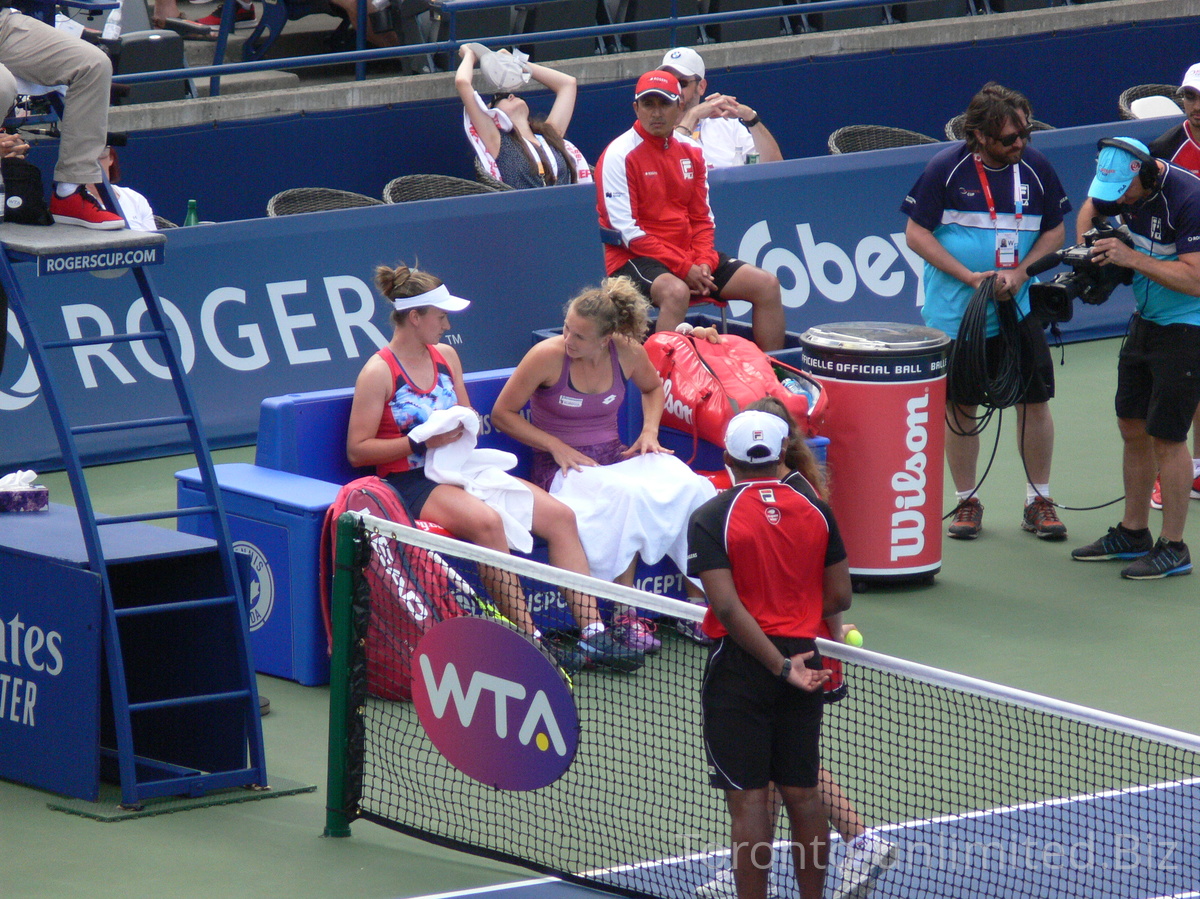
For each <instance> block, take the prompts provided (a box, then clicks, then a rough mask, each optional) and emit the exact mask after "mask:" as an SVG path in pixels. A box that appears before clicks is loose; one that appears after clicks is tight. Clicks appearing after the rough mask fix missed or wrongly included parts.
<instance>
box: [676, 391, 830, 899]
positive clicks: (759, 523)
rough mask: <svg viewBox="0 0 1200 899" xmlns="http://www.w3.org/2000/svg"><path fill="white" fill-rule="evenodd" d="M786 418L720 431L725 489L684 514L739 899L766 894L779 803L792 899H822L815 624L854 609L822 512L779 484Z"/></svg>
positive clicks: (710, 743)
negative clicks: (703, 605) (698, 587)
mask: <svg viewBox="0 0 1200 899" xmlns="http://www.w3.org/2000/svg"><path fill="white" fill-rule="evenodd" d="M787 439H788V428H787V424H786V423H785V422H783V421H782V420H781V419H779V418H778V417H777V416H774V415H771V414H770V413H767V412H761V411H757V410H754V411H746V412H741V413H739V414H737V415H735V416H734V417H733V419H732V420H731V421H730V422H729V425H728V427H727V428H726V431H725V464H726V465H727V466H728V467H729V469H730V472H731V473H732V475H733V479H734V486H733V488H732V489H730V490H726V491H724V492H723V493H721V494H720V495H718V496H717V497H715V498H714V499H712V500H709V501H708V502H707V503H705V504H704V505H703V506H701V507H700V508H699V509H697V510H696V512H695V513H693V515H692V521H691V525H690V527H689V529H688V550H689V555H688V563H689V564H688V567H689V573H690V574H692V575H698V576H699V577H700V579H701V581H702V582H703V584H704V592H705V594H706V595H707V596H708V601H709V611H708V613H707V614H706V615H705V617H704V629H705V631H706V632H707V633H708V635H709V636H711V637H713V638H714V639H716V640H717V642H716V644H715V645H714V646H713V648H712V649H711V650H710V652H709V657H708V665H707V668H706V670H705V675H704V685H703V688H702V690H701V702H702V706H703V710H704V748H705V752H706V754H707V756H708V761H709V766H710V771H711V774H710V779H711V781H712V785H713V786H714V787H716V788H717V789H720V790H724V791H725V797H726V802H727V803H728V806H729V813H730V818H731V821H732V828H731V830H732V833H731V843H732V847H733V848H732V853H731V861H730V866H731V868H732V869H733V876H734V880H735V882H736V885H737V894H738V896H739V897H741V899H765V897H766V896H767V872H768V871H769V870H770V869H771V856H772V851H771V847H772V843H773V833H774V820H773V819H772V814H771V813H772V803H771V800H770V796H769V793H770V790H771V784H772V783H774V785H775V787H776V788H777V789H778V790H779V791H780V793H782V795H783V804H784V806H785V807H786V808H787V810H788V818H789V820H790V822H791V834H790V837H791V846H792V847H793V852H792V857H793V864H794V867H795V873H796V881H797V884H798V886H799V888H800V896H801V899H819V897H820V896H821V895H822V892H823V889H824V884H825V868H826V864H827V858H828V849H829V826H828V818H827V817H826V815H825V813H824V812H823V810H822V807H821V795H820V789H819V782H820V769H821V760H820V749H819V747H820V735H821V717H822V705H823V698H822V696H821V688H822V687H823V685H824V684H825V683H826V682H827V681H828V680H829V678H830V673H829V671H828V670H827V669H825V668H823V667H822V666H821V660H820V659H819V658H818V657H817V655H816V643H815V638H816V636H817V634H818V632H819V628H820V623H821V620H822V619H823V618H828V617H830V616H833V615H837V614H838V613H840V612H844V611H845V610H846V609H848V608H849V607H850V599H851V585H850V568H849V566H848V564H847V562H846V550H845V547H844V546H843V544H842V540H841V537H840V535H839V533H838V529H837V524H836V522H835V521H834V519H833V515H832V513H831V512H830V510H829V507H828V506H827V505H826V504H825V503H823V502H821V501H820V500H813V499H809V498H808V497H807V496H805V495H804V494H803V493H802V492H801V491H800V490H799V489H797V488H796V487H794V486H792V485H789V484H785V483H784V482H782V481H780V480H779V476H778V475H779V472H778V467H779V460H780V458H781V456H782V454H783V450H784V446H785V444H786V443H787Z"/></svg>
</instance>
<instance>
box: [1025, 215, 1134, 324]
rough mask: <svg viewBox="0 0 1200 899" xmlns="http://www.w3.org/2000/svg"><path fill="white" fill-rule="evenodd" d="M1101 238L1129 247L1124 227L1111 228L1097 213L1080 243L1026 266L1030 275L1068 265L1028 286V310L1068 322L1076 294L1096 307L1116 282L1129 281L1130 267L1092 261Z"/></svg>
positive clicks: (1049, 321) (1129, 238)
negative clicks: (1093, 249) (1096, 244)
mask: <svg viewBox="0 0 1200 899" xmlns="http://www.w3.org/2000/svg"><path fill="white" fill-rule="evenodd" d="M1104 237H1115V238H1117V239H1118V240H1120V241H1122V242H1123V243H1125V244H1127V245H1128V246H1131V247H1132V246H1133V237H1132V236H1131V235H1130V233H1129V229H1128V228H1127V227H1126V226H1124V225H1122V226H1121V227H1120V228H1114V227H1113V226H1112V224H1110V223H1109V221H1108V219H1105V218H1101V217H1100V216H1097V217H1096V218H1094V219H1092V229H1091V230H1090V231H1088V232H1087V233H1086V234H1084V235H1083V243H1081V244H1076V245H1075V246H1073V247H1067V248H1066V249H1065V250H1059V251H1058V252H1056V253H1051V254H1050V255H1048V256H1043V257H1042V258H1041V259H1039V260H1038V261H1037V262H1034V263H1033V264H1032V265H1030V266H1029V268H1028V269H1027V271H1028V272H1029V276H1030V277H1033V276H1034V275H1040V274H1041V273H1042V272H1045V271H1049V270H1050V269H1052V268H1054V267H1055V266H1056V265H1058V264H1059V263H1063V264H1066V265H1069V266H1070V267H1071V271H1069V272H1060V273H1059V274H1057V275H1055V276H1054V279H1053V280H1052V281H1049V282H1048V283H1046V284H1033V285H1030V287H1029V309H1030V312H1032V313H1033V314H1034V315H1036V316H1037V317H1038V318H1040V319H1041V320H1042V322H1043V323H1045V324H1052V323H1053V324H1059V323H1062V322H1069V321H1070V320H1071V300H1073V299H1075V298H1076V297H1079V299H1081V300H1083V302H1085V303H1090V304H1091V305H1093V306H1099V305H1100V304H1101V303H1103V302H1105V301H1106V300H1107V299H1108V298H1109V297H1110V296H1111V295H1112V292H1113V291H1114V290H1116V289H1117V286H1118V285H1119V284H1132V283H1133V269H1131V268H1125V267H1124V266H1121V265H1100V264H1099V263H1097V262H1093V261H1092V245H1093V244H1095V243H1096V241H1098V240H1100V239H1101V238H1104Z"/></svg>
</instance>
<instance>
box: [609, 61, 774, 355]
mask: <svg viewBox="0 0 1200 899" xmlns="http://www.w3.org/2000/svg"><path fill="white" fill-rule="evenodd" d="M679 98H680V90H679V80H678V79H677V78H676V77H675V76H674V75H672V74H671V73H670V72H662V71H654V72H647V73H646V74H645V75H643V76H642V77H641V78H639V79H638V83H637V89H636V90H635V92H634V103H633V111H634V113H635V114H636V115H637V122H636V123H634V126H633V127H632V128H630V129H629V130H628V131H626V132H625V133H624V134H622V135H621V136H620V137H618V138H617V139H616V140H614V141H613V142H612V143H611V144H609V145H608V148H607V149H605V151H604V153H603V155H601V157H600V161H599V162H598V163H597V164H596V193H597V210H598V212H599V214H600V228H601V231H602V232H603V233H604V235H605V246H604V267H605V270H606V271H607V272H608V274H609V275H628V276H629V277H631V278H632V279H633V280H634V281H635V282H637V284H638V285H639V286H640V287H641V288H642V291H643V292H644V293H646V294H647V295H648V296H649V297H650V302H651V303H653V304H654V305H655V306H657V307H658V330H660V331H667V330H674V328H675V326H676V325H678V324H679V323H680V322H682V321H683V319H684V316H685V315H686V314H687V310H688V304H689V302H690V301H691V299H692V298H693V297H715V298H718V299H721V300H744V301H746V302H748V303H750V304H751V306H752V307H753V312H752V316H753V325H754V342H755V343H756V344H758V345H759V346H760V347H761V348H762V349H763V350H777V349H780V348H781V347H783V332H784V315H783V302H782V299H781V296H780V291H779V280H778V279H777V278H776V277H775V276H774V275H772V274H769V273H768V272H765V271H763V270H762V269H760V268H756V267H755V266H753V265H749V264H748V263H745V262H743V261H742V260H740V259H734V258H732V257H730V256H726V255H725V254H724V253H718V252H717V250H716V249H715V248H714V247H713V230H714V226H713V214H712V209H711V208H710V207H709V205H708V180H707V167H706V166H705V164H704V155H703V153H702V152H701V151H700V148H699V147H695V146H692V145H690V144H686V143H684V142H682V141H679V140H676V139H675V137H674V134H675V126H676V125H678V124H679V119H680V117H681V116H682V115H683V107H682V106H680V103H679Z"/></svg>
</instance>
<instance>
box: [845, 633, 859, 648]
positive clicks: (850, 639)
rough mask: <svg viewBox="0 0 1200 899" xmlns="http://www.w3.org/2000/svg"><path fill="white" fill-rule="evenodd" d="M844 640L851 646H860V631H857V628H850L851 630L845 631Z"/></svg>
mask: <svg viewBox="0 0 1200 899" xmlns="http://www.w3.org/2000/svg"><path fill="white" fill-rule="evenodd" d="M846 642H847V643H849V644H850V645H851V646H862V645H863V636H862V633H861V632H860V631H858V630H857V629H852V630H848V631H846Z"/></svg>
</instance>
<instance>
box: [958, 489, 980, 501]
mask: <svg viewBox="0 0 1200 899" xmlns="http://www.w3.org/2000/svg"><path fill="white" fill-rule="evenodd" d="M954 495H955V496H957V497H958V501H959V502H960V503H961V502H964V501H966V499H967V497H969V496H977V495H978V494H976V493H975V488H974V487H972V488H970V489H969V490H956V491H954Z"/></svg>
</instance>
